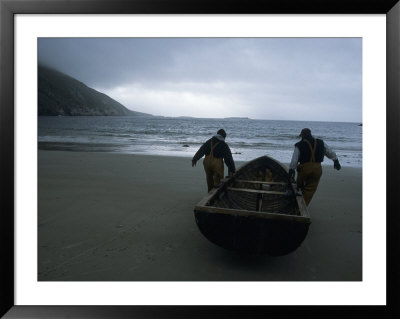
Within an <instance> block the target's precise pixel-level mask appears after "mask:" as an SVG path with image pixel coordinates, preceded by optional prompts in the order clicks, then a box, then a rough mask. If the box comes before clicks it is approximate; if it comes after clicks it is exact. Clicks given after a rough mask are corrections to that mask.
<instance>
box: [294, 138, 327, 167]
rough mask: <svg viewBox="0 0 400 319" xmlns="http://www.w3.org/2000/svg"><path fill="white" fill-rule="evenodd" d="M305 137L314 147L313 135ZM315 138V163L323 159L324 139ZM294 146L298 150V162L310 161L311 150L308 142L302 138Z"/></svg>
mask: <svg viewBox="0 0 400 319" xmlns="http://www.w3.org/2000/svg"><path fill="white" fill-rule="evenodd" d="M306 139H307V140H308V141H309V142H310V143H311V146H312V147H314V141H315V139H314V138H313V137H307V138H306ZM316 140H317V148H316V150H315V161H316V162H317V163H321V162H323V161H324V155H325V146H324V141H323V140H320V139H316ZM295 146H297V147H298V149H299V150H300V156H299V162H300V164H303V163H307V162H310V161H311V150H310V146H309V145H308V143H307V142H306V141H305V140H304V139H302V140H301V141H300V142H298V143H296V144H295Z"/></svg>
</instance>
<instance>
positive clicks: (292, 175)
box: [289, 169, 295, 182]
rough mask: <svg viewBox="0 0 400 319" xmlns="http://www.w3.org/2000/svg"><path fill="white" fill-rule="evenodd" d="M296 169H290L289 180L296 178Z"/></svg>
mask: <svg viewBox="0 0 400 319" xmlns="http://www.w3.org/2000/svg"><path fill="white" fill-rule="evenodd" d="M294 175H295V171H294V169H289V182H290V181H292V180H294Z"/></svg>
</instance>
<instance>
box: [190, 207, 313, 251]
mask: <svg viewBox="0 0 400 319" xmlns="http://www.w3.org/2000/svg"><path fill="white" fill-rule="evenodd" d="M195 218H196V223H197V226H198V228H199V230H200V232H201V233H202V234H203V235H204V236H205V237H206V238H207V239H208V240H209V241H211V242H212V243H214V244H216V245H218V246H220V247H223V248H225V249H229V250H233V251H239V252H246V253H255V254H268V255H270V256H282V255H286V254H289V253H291V252H293V251H294V250H296V249H297V248H298V247H299V246H300V245H301V243H302V242H303V241H304V239H305V238H306V236H307V233H308V229H309V225H310V223H309V222H297V221H293V220H289V221H288V220H279V219H265V218H261V219H260V218H257V217H250V216H238V215H229V214H216V213H208V212H202V211H197V212H196V211H195Z"/></svg>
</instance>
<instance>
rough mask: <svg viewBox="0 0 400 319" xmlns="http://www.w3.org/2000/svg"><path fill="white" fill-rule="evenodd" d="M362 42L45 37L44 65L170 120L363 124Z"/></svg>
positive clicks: (41, 58) (41, 59)
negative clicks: (241, 118) (231, 118)
mask: <svg viewBox="0 0 400 319" xmlns="http://www.w3.org/2000/svg"><path fill="white" fill-rule="evenodd" d="M361 54H362V41H361V39H359V38H112V39H109V38H90V39H87V38H79V39H78V38H41V39H39V45H38V59H39V62H40V63H43V64H46V65H48V66H51V67H54V68H56V69H58V70H60V71H61V72H64V73H66V74H68V75H70V76H72V77H75V78H77V79H78V80H80V81H82V82H84V83H85V84H87V85H88V86H91V87H93V88H95V89H98V90H100V91H102V92H104V93H106V94H109V95H110V96H111V97H112V98H114V99H116V100H118V101H119V102H121V103H122V104H124V105H125V106H127V107H128V108H131V109H134V110H137V111H142V112H149V113H153V114H159V115H165V116H180V115H187V116H201V117H227V116H248V117H251V118H263V119H292V120H331V121H355V122H357V121H361V114H362V105H361V98H362V64H361V63H362V59H361Z"/></svg>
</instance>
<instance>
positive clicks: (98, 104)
mask: <svg viewBox="0 0 400 319" xmlns="http://www.w3.org/2000/svg"><path fill="white" fill-rule="evenodd" d="M38 115H39V116H41V115H50V116H56V115H114V116H151V115H150V114H146V113H141V112H135V111H131V110H128V109H127V108H126V107H125V106H123V105H122V104H120V103H118V102H117V101H115V100H113V99H112V98H110V97H109V96H107V95H105V94H103V93H101V92H98V91H96V90H94V89H92V88H90V87H88V86H86V85H85V84H84V83H82V82H80V81H78V80H76V79H74V78H72V77H70V76H68V75H66V74H64V73H61V72H59V71H56V70H54V69H51V68H48V67H45V66H42V65H39V68H38Z"/></svg>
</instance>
